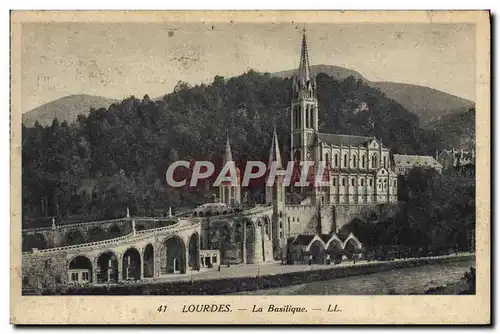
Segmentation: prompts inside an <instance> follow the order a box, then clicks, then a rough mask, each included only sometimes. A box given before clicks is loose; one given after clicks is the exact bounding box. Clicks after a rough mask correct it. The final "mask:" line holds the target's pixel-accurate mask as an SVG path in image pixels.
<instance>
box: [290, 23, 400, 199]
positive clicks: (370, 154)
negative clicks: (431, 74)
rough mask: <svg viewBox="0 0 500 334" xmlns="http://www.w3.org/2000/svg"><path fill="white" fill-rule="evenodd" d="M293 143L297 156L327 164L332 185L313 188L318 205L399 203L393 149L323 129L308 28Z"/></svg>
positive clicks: (294, 108)
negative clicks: (391, 152)
mask: <svg viewBox="0 0 500 334" xmlns="http://www.w3.org/2000/svg"><path fill="white" fill-rule="evenodd" d="M290 122H291V129H292V131H291V147H292V153H293V158H294V160H295V161H314V163H315V165H318V163H319V162H320V161H323V162H325V163H326V166H327V170H328V174H329V175H328V183H329V185H328V186H326V187H325V186H322V187H313V188H312V189H311V194H310V195H311V201H312V203H314V204H319V203H324V204H368V203H394V202H397V175H396V174H395V173H394V166H393V163H392V162H391V159H390V151H389V149H388V148H387V147H386V146H384V145H383V143H382V142H381V141H380V140H377V139H376V138H374V137H362V136H351V135H341V134H329V133H321V132H319V129H318V99H317V97H316V81H315V78H314V76H313V75H312V73H311V70H310V65H309V55H308V50H307V41H306V35H305V32H304V35H303V39H302V48H301V55H300V64H299V69H298V71H297V73H296V75H295V77H294V80H293V100H292V102H291V119H290Z"/></svg>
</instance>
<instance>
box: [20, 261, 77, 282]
mask: <svg viewBox="0 0 500 334" xmlns="http://www.w3.org/2000/svg"><path fill="white" fill-rule="evenodd" d="M22 268H23V269H22V280H23V281H22V286H23V288H51V287H55V286H56V285H58V284H61V285H64V284H66V283H67V281H68V271H67V261H66V253H57V254H53V253H52V254H37V255H28V256H23V258H22Z"/></svg>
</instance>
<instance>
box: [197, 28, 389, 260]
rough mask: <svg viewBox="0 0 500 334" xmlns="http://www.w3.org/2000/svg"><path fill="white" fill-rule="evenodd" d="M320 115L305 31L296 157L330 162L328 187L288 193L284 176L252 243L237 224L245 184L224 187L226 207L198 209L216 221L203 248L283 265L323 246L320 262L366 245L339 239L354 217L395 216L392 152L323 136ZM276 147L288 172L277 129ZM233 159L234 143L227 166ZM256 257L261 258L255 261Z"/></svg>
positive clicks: (270, 192) (363, 141)
mask: <svg viewBox="0 0 500 334" xmlns="http://www.w3.org/2000/svg"><path fill="white" fill-rule="evenodd" d="M318 112H319V111H318V99H317V96H316V82H315V78H314V76H313V74H312V73H311V69H310V65H309V55H308V50H307V40H306V34H305V31H304V34H303V39H302V45H301V53H300V63H299V68H298V70H297V72H296V74H295V76H294V78H293V97H292V101H291V113H290V114H291V118H290V122H291V129H292V130H291V134H290V135H291V150H292V152H291V156H292V157H293V160H294V161H295V162H301V161H310V162H312V163H313V165H314V166H318V165H319V162H322V163H324V164H325V165H326V168H325V171H326V172H325V174H324V178H323V180H324V181H326V183H325V182H322V183H321V185H318V184H314V183H311V185H309V186H307V187H302V188H300V189H292V188H293V186H292V187H290V186H288V187H285V182H284V177H283V176H279V175H280V173H277V174H278V176H277V178H276V179H275V182H274V184H273V185H272V186H267V187H266V191H265V204H264V205H261V206H260V210H263V211H262V212H263V217H264V218H263V219H257V221H256V222H255V224H256V230H254V232H253V235H252V240H253V244H252V245H247V243H248V240H247V239H245V240H244V236H245V235H246V234H245V232H242V231H243V228H244V227H245V226H246V223H243V224H239V223H235V221H237V220H238V219H239V218H238V217H235V216H234V215H232V214H231V212H232V211H231V207H234V206H235V205H239V204H241V202H242V198H241V194H242V191H241V186H240V183H239V182H237V183H236V184H232V183H230V182H229V183H226V184H221V186H220V187H219V196H218V199H219V200H218V202H219V203H208V204H204V205H203V206H201V207H199V208H197V209H196V210H195V211H194V215H195V216H197V217H200V216H201V217H211V218H209V219H208V223H207V222H205V223H204V225H203V226H202V233H201V234H202V240H203V241H202V244H201V246H202V248H208V249H212V248H219V249H220V250H221V259H222V261H223V262H224V260H226V261H230V260H231V259H232V260H233V261H235V262H236V263H242V262H243V263H256V262H257V263H260V262H268V261H270V260H273V259H277V258H279V257H280V256H282V255H280V254H284V253H285V254H291V253H297V249H299V250H300V251H299V253H300V254H302V255H299V256H298V258H300V259H302V260H303V255H304V254H311V252H312V251H311V247H313V246H315V247H316V248H319V250H316V251H315V252H313V253H315V254H323V255H321V256H320V255H317V256H314V258H316V259H320V258H324V256H326V254H327V253H328V251H327V249H328V248H331V249H336V250H339V249H341V250H342V249H343V247H346V246H348V244H349V243H351V242H354V244H355V246H356V247H358V248H360V247H361V244H360V243H359V241H358V240H357V239H356V237H355V236H354V235H352V234H351V235H349V236H343V239H344V240H342V237H340V236H339V235H337V233H338V232H339V230H340V229H341V228H342V226H344V225H346V224H347V223H349V222H350V221H352V220H353V219H356V218H357V219H362V220H366V219H368V217H371V218H370V219H373V217H383V216H387V215H390V214H391V212H392V213H393V209H391V208H394V207H397V189H398V185H397V175H396V173H395V172H394V163H393V161H391V158H390V157H391V154H390V151H389V149H388V148H387V147H386V146H385V145H384V144H383V143H382V142H381V141H380V140H378V139H376V138H374V137H361V136H351V135H346V134H329V133H321V132H319V128H318ZM270 146H271V147H270V153H269V164H271V163H272V162H275V163H276V167H277V169H278V171H281V172H284V169H285V168H284V163H285V162H284V161H283V160H282V155H281V149H280V144H279V142H278V136H277V134H276V129H275V130H274V133H273V136H272V143H271V145H270ZM232 159H233V157H232V153H231V146H230V141H229V138H228V139H227V143H226V146H225V151H224V154H223V163H224V164H225V163H227V162H228V161H232ZM313 168H314V167H313ZM237 172H238V178H239V177H240V174H239V170H238V171H237ZM238 181H239V180H238ZM292 191H297V192H298V193H299V194H300V198H301V199H300V201H299V202H296V201H295V202H292V201H289V200H287V199H288V198H290V197H289V196H288V195H289V194H290V192H292ZM221 204H222V205H223V207H221ZM257 209H259V208H255V209H254V210H257ZM266 210H268V213H266ZM245 214H246V213H245V212H242V213H239V216H245ZM252 214H253V212H252ZM253 215H254V214H253ZM254 216H255V215H254ZM233 225H234V226H233ZM242 226H243V227H242ZM261 230H262V233H261V232H260V231H261ZM238 243H240V244H238ZM255 243H257V244H255ZM244 251H245V252H244ZM243 253H245V254H243ZM248 254H254V255H255V254H258V256H253V257H252V258H251V259H250V258H247V256H248ZM297 260H298V259H297ZM299 261H300V260H299ZM318 261H320V260H318ZM320 262H321V261H320Z"/></svg>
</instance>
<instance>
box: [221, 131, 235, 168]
mask: <svg viewBox="0 0 500 334" xmlns="http://www.w3.org/2000/svg"><path fill="white" fill-rule="evenodd" d="M222 158H223V162H224V163H226V162H228V161H233V155H232V154H231V145H230V144H229V135H228V136H227V141H226V148H225V149H224V156H223V157H222Z"/></svg>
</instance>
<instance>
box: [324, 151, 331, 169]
mask: <svg viewBox="0 0 500 334" xmlns="http://www.w3.org/2000/svg"><path fill="white" fill-rule="evenodd" d="M325 162H326V165H327V166H330V155H329V154H328V153H327V154H326V155H325Z"/></svg>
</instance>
